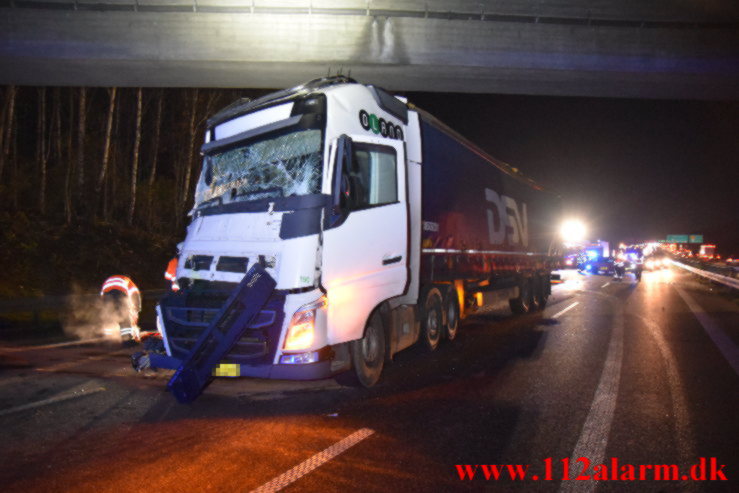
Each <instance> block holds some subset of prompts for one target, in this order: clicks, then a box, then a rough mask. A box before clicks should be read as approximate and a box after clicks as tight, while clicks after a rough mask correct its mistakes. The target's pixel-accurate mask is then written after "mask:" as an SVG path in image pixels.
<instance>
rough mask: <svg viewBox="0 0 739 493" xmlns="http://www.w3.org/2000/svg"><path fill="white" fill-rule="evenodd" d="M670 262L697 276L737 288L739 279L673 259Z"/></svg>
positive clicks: (738, 287)
mask: <svg viewBox="0 0 739 493" xmlns="http://www.w3.org/2000/svg"><path fill="white" fill-rule="evenodd" d="M672 263H673V265H676V266H678V267H680V268H682V269H685V270H687V271H688V272H692V273H693V274H697V275H699V276H702V277H705V278H706V279H710V280H711V281H714V282H717V283H720V284H723V285H724V286H729V287H730V288H734V289H739V279H734V278H731V277H728V276H724V275H721V274H716V273H715V272H709V271H707V270H703V269H697V268H695V267H692V266H690V265H685V264H683V263H681V262H676V261H675V260H673V261H672Z"/></svg>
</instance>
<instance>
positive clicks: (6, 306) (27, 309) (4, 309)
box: [0, 289, 167, 325]
mask: <svg viewBox="0 0 739 493" xmlns="http://www.w3.org/2000/svg"><path fill="white" fill-rule="evenodd" d="M166 293H167V290H166V289H150V290H146V291H142V292H141V299H142V301H157V300H159V298H161V297H162V296H163V295H164V294H166ZM98 299H100V295H99V294H82V295H67V296H44V297H42V298H21V299H15V300H0V317H1V316H2V315H3V314H8V313H14V314H17V313H30V314H31V315H32V323H33V324H34V325H38V323H39V320H40V318H41V317H40V315H41V313H42V312H63V311H64V310H67V309H68V308H69V307H70V306H72V304H75V303H78V304H79V303H86V302H88V303H94V302H95V301H97V300H98Z"/></svg>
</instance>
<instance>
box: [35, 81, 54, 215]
mask: <svg viewBox="0 0 739 493" xmlns="http://www.w3.org/2000/svg"><path fill="white" fill-rule="evenodd" d="M49 133H50V132H49ZM36 138H37V139H38V140H37V145H36V157H37V159H38V164H39V177H40V178H39V189H38V210H39V212H41V214H43V213H44V212H45V211H46V175H47V164H48V162H49V150H50V147H51V145H49V142H47V139H48V136H47V131H46V88H45V87H42V88H41V89H39V97H38V120H37V125H36Z"/></svg>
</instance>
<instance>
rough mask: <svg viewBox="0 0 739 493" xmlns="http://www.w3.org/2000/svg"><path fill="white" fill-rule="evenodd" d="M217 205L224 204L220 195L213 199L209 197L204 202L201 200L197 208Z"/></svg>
mask: <svg viewBox="0 0 739 493" xmlns="http://www.w3.org/2000/svg"><path fill="white" fill-rule="evenodd" d="M215 205H223V197H221V196H220V195H219V196H218V197H213V198H212V199H208V200H205V201H203V202H200V203H199V204H198V206H197V208H198V209H203V208H207V207H213V206H215Z"/></svg>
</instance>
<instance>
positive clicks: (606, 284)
mask: <svg viewBox="0 0 739 493" xmlns="http://www.w3.org/2000/svg"><path fill="white" fill-rule="evenodd" d="M609 284H611V281H608V282H607V283H605V284H604V285H602V286H601V288H605V287H606V286H608V285H609Z"/></svg>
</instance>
